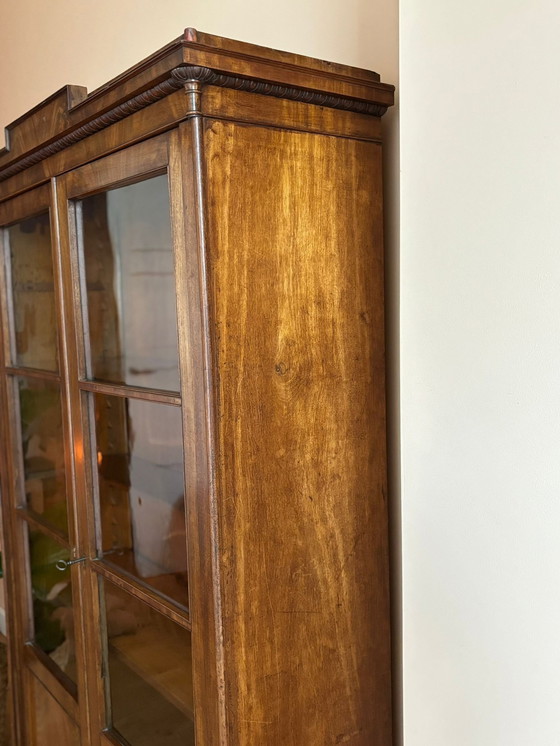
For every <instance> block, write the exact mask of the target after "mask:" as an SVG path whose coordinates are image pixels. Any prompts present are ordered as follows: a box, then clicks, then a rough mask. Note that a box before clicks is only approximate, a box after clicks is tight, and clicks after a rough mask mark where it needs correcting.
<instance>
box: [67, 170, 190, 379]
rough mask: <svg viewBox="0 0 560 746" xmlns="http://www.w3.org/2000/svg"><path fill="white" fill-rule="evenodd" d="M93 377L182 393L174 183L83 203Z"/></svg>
mask: <svg viewBox="0 0 560 746" xmlns="http://www.w3.org/2000/svg"><path fill="white" fill-rule="evenodd" d="M80 205H81V209H80V210H78V215H79V214H80V213H81V221H82V242H83V252H84V265H85V274H86V287H87V304H88V318H89V343H90V345H91V367H92V370H91V371H90V372H89V374H90V375H91V376H92V377H93V378H97V379H100V380H104V381H113V382H117V383H125V384H128V385H132V386H146V387H149V388H156V389H167V390H172V391H178V390H179V366H178V355H177V316H176V308H175V281H174V271H173V251H172V246H171V227H170V220H169V196H168V190H167V176H158V177H156V178H154V179H148V180H147V181H142V182H139V183H137V184H132V185H130V186H125V187H121V188H119V189H112V190H111V191H108V192H102V193H101V194H95V195H93V196H91V197H87V198H86V199H84V200H82V201H81V203H80Z"/></svg>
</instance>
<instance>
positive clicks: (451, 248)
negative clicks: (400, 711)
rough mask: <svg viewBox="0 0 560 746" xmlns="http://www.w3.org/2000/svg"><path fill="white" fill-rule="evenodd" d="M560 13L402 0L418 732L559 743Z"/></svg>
mask: <svg viewBox="0 0 560 746" xmlns="http://www.w3.org/2000/svg"><path fill="white" fill-rule="evenodd" d="M559 28H560V5H559V4H558V2H557V0H471V2H468V3H464V2H450V0H423V1H422V2H420V1H419V0H401V29H400V30H401V39H400V43H401V101H402V106H401V163H402V174H401V184H402V191H401V197H402V202H401V230H402V233H401V271H402V281H401V301H402V306H401V320H402V321H401V334H402V337H401V364H402V381H401V395H402V420H401V426H402V479H403V484H402V495H403V504H402V510H403V532H404V533H403V565H404V703H405V705H404V707H405V742H406V746H556V744H559V743H560V705H559V703H560V632H559V630H560V592H559V585H560V584H559V569H558V568H559V567H560V457H559V456H560V137H559V135H558V123H559V121H560V119H559V116H560V86H559V84H558V69H559V67H560V46H559V44H558V29H559Z"/></svg>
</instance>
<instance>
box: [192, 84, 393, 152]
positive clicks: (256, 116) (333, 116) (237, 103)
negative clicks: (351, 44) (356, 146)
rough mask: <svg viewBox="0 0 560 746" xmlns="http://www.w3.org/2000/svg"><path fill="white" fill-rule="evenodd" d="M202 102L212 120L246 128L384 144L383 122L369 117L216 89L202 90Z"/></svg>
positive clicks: (206, 87) (203, 109)
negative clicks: (300, 132)
mask: <svg viewBox="0 0 560 746" xmlns="http://www.w3.org/2000/svg"><path fill="white" fill-rule="evenodd" d="M201 99H202V104H201V108H202V111H203V112H204V114H205V115H206V116H207V117H211V118H212V119H231V120H234V121H237V122H243V123H247V124H261V125H265V126H266V125H270V126H274V127H283V128H284V127H285V128H288V129H296V130H302V131H306V132H318V133H321V134H327V135H339V136H342V137H355V138H359V139H364V140H378V141H380V140H381V119H380V118H379V117H372V116H370V115H369V114H356V113H355V112H350V111H339V110H337V109H329V108H327V107H324V106H316V105H313V104H306V103H302V102H301V101H288V100H287V99H282V98H273V97H272V96H265V95H262V94H258V93H248V92H247V91H238V90H234V89H232V88H219V87H218V86H213V85H208V86H204V87H203V89H202V96H201Z"/></svg>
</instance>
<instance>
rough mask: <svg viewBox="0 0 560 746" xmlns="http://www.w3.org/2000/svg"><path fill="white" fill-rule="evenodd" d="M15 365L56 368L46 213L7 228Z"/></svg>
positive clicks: (54, 316) (49, 246)
mask: <svg viewBox="0 0 560 746" xmlns="http://www.w3.org/2000/svg"><path fill="white" fill-rule="evenodd" d="M8 240H9V245H10V261H11V275H12V277H11V279H12V294H13V311H14V335H15V350H16V359H15V361H14V362H15V365H18V366H22V367H26V368H40V369H42V370H51V371H55V370H57V368H58V364H57V339H56V311H55V300H54V279H53V266H52V250H51V230H50V225H49V215H48V213H45V214H44V215H40V216H39V217H36V218H30V219H29V220H24V221H23V222H22V223H18V224H17V225H13V226H11V228H8Z"/></svg>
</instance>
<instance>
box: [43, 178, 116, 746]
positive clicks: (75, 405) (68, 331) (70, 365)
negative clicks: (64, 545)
mask: <svg viewBox="0 0 560 746" xmlns="http://www.w3.org/2000/svg"><path fill="white" fill-rule="evenodd" d="M52 189H53V204H54V205H55V209H54V210H53V214H55V215H56V233H55V235H56V239H57V244H58V246H59V248H60V251H59V253H58V257H57V261H58V264H57V274H58V277H59V282H60V294H61V303H62V305H61V308H62V314H61V321H60V326H61V335H60V336H61V338H62V339H63V344H62V351H61V371H63V373H64V376H63V386H64V390H65V397H66V401H67V407H66V418H67V427H68V433H69V437H68V439H67V450H68V458H69V460H70V462H71V469H70V474H71V483H72V495H73V502H74V505H73V508H74V509H73V516H74V531H75V544H74V550H73V552H72V558H73V559H80V558H82V557H85V558H86V560H85V561H84V562H78V563H76V564H74V565H73V566H72V567H71V573H72V579H73V581H74V583H75V584H76V589H77V594H76V596H77V600H76V602H75V605H76V622H77V624H76V657H77V659H78V661H79V667H78V670H79V691H80V698H79V702H78V705H79V713H80V727H81V733H82V746H98V744H99V743H100V732H101V730H102V728H103V723H104V718H103V702H104V694H103V687H102V682H103V678H102V672H101V660H102V655H101V644H100V635H99V620H100V609H99V594H98V590H97V580H96V575H95V573H94V572H93V571H92V569H91V566H90V562H91V561H92V560H93V559H94V558H95V556H96V541H95V520H94V506H93V502H94V501H93V499H92V490H91V484H90V478H89V472H90V470H89V469H88V466H87V464H86V458H87V456H86V454H88V452H89V449H88V441H89V436H88V433H85V432H84V430H83V423H82V415H81V403H82V402H81V394H80V390H79V387H78V376H79V372H80V352H81V350H82V349H83V343H82V341H81V340H80V337H79V331H78V330H79V329H80V328H81V327H80V325H79V320H80V313H81V311H80V289H79V287H78V286H77V279H76V278H77V272H76V268H75V267H74V262H75V261H76V257H75V253H74V250H73V246H75V241H74V240H73V239H74V238H75V237H74V235H73V232H74V230H75V229H74V221H73V208H72V206H71V205H70V204H69V201H68V195H67V189H66V180H65V177H64V176H62V177H59V178H57V179H53V180H52Z"/></svg>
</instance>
